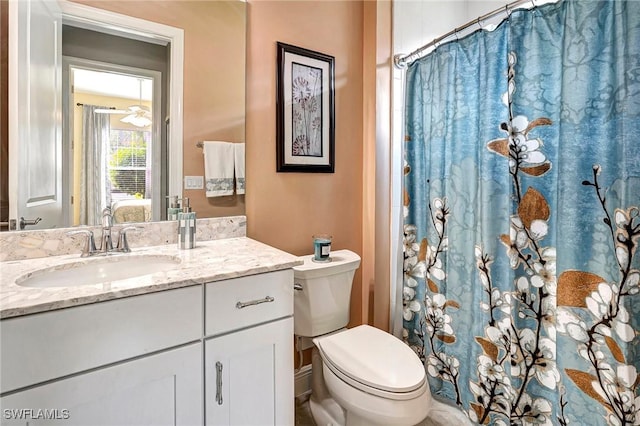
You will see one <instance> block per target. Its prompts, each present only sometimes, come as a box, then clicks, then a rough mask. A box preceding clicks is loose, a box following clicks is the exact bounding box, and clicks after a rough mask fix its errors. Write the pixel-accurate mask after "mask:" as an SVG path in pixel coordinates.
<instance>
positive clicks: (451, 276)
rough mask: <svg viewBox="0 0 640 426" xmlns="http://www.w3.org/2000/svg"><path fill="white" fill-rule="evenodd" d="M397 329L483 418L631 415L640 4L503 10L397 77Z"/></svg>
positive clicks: (435, 377)
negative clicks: (401, 174) (492, 24)
mask: <svg viewBox="0 0 640 426" xmlns="http://www.w3.org/2000/svg"><path fill="white" fill-rule="evenodd" d="M405 126H406V129H405V133H406V135H405V141H406V142H405V143H406V146H405V161H406V164H405V167H404V170H405V196H404V206H405V207H404V216H405V217H404V266H403V267H404V280H403V308H404V309H403V316H404V322H403V325H404V330H403V332H404V339H405V341H406V343H407V344H408V345H410V346H411V347H412V348H413V349H414V350H415V351H416V353H417V354H418V355H419V356H420V357H421V359H422V360H423V361H424V365H425V369H426V372H427V377H428V379H429V384H430V387H431V391H432V393H433V394H434V395H435V396H436V397H438V396H439V397H441V398H446V399H448V400H450V401H451V402H452V403H454V404H457V405H458V406H459V407H460V408H461V409H463V410H464V412H465V413H467V415H468V416H469V417H470V419H471V420H473V421H474V422H477V423H480V424H491V425H510V424H511V425H566V424H573V425H604V424H608V425H638V424H640V413H639V412H638V410H640V397H638V383H639V382H640V376H639V375H638V372H639V371H640V348H639V345H638V341H639V340H640V339H639V338H638V336H637V334H638V330H639V323H640V294H639V293H640V254H638V244H639V243H640V207H639V206H640V2H637V1H620V0H618V1H592V0H581V1H563V2H560V3H555V4H547V5H544V6H539V7H536V8H534V9H531V10H515V11H512V12H511V13H510V15H509V17H508V19H506V20H505V21H503V22H502V23H501V24H500V25H499V26H498V28H496V29H495V30H494V31H491V32H489V31H476V32H474V33H473V34H470V35H469V36H467V37H465V38H462V39H460V40H457V41H455V42H451V43H448V44H444V45H441V46H439V47H438V48H437V49H436V50H435V51H433V52H432V53H430V54H429V55H428V56H426V57H424V58H422V59H420V60H418V61H416V62H414V63H413V64H411V65H410V66H409V68H408V70H407V74H406V111H405Z"/></svg>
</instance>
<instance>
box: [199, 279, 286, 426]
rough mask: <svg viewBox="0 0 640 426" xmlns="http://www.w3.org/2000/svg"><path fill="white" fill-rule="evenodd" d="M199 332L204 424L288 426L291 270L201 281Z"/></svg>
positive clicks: (209, 425)
mask: <svg viewBox="0 0 640 426" xmlns="http://www.w3.org/2000/svg"><path fill="white" fill-rule="evenodd" d="M205 334H206V336H207V337H206V338H205V344H204V371H205V403H204V405H205V424H206V425H207V426H212V425H234V426H235V425H265V426H266V425H278V426H286V425H293V424H294V395H293V393H294V390H293V271H292V270H284V271H278V272H270V273H267V274H260V275H254V276H251V277H243V278H237V279H233V280H228V281H224V282H216V283H210V284H207V285H206V286H205ZM211 336H212V337H211Z"/></svg>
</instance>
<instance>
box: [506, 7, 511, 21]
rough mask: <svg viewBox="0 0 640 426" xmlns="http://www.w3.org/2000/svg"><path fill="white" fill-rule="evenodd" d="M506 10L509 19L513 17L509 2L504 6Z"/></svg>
mask: <svg viewBox="0 0 640 426" xmlns="http://www.w3.org/2000/svg"><path fill="white" fill-rule="evenodd" d="M504 11H505V13H506V14H507V19H509V18H510V17H511V9H509V5H508V4H506V5H505V6H504Z"/></svg>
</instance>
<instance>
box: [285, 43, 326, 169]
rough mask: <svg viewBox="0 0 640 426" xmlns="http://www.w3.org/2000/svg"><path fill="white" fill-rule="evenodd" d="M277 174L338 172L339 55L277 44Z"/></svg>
mask: <svg viewBox="0 0 640 426" xmlns="http://www.w3.org/2000/svg"><path fill="white" fill-rule="evenodd" d="M276 106H277V108H276V118H277V124H276V135H277V138H276V151H277V152H276V154H277V171H278V172H323V173H333V172H334V157H335V149H334V148H335V124H334V121H335V117H334V58H333V56H329V55H325V54H323V53H318V52H313V51H311V50H307V49H303V48H300V47H296V46H291V45H289V44H285V43H280V42H278V81H277V105H276Z"/></svg>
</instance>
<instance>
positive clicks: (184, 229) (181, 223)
mask: <svg viewBox="0 0 640 426" xmlns="http://www.w3.org/2000/svg"><path fill="white" fill-rule="evenodd" d="M195 246H196V212H192V211H191V206H189V199H188V198H183V199H182V211H181V212H180V213H178V248H179V249H182V250H186V249H192V248H194V247H195Z"/></svg>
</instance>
